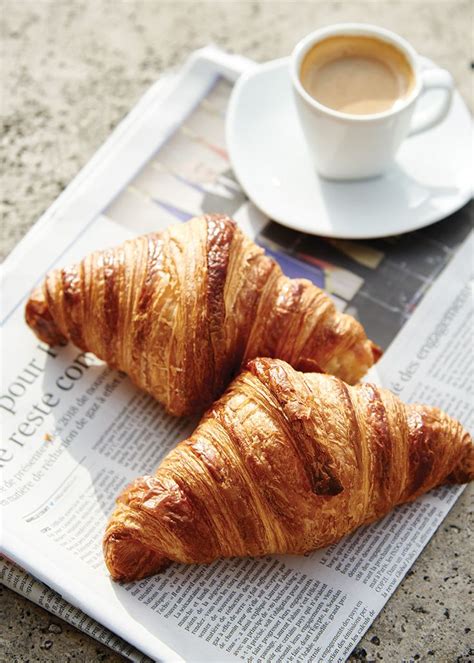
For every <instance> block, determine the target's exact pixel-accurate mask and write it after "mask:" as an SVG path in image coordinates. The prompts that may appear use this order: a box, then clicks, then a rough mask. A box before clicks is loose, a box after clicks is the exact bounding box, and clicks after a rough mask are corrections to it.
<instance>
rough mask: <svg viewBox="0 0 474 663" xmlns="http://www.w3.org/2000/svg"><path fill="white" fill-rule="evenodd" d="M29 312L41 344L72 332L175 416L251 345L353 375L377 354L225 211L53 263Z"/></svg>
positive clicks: (217, 390)
mask: <svg viewBox="0 0 474 663" xmlns="http://www.w3.org/2000/svg"><path fill="white" fill-rule="evenodd" d="M25 315H26V321H27V323H28V324H29V325H30V327H31V328H32V329H33V330H34V331H35V333H36V334H37V336H38V337H39V338H40V339H41V340H43V341H44V342H46V343H49V344H50V345H55V344H57V343H61V342H64V341H65V340H66V339H70V340H71V341H72V342H73V343H74V344H75V345H77V346H78V347H79V348H81V349H82V350H84V351H91V352H93V353H95V354H96V355H97V356H98V357H99V358H100V359H103V360H104V361H106V362H107V363H108V364H109V365H110V366H112V367H113V368H118V369H120V370H122V371H124V372H125V373H127V374H128V375H129V376H130V377H131V379H132V380H133V382H135V384H136V385H137V386H138V387H140V388H141V389H144V390H145V391H147V392H149V393H150V394H151V395H152V396H153V397H154V398H156V399H157V400H158V401H160V402H161V403H163V404H164V405H165V407H166V409H167V410H168V411H169V412H171V413H172V414H176V415H183V414H190V413H192V412H196V411H199V410H201V411H202V410H203V409H204V408H205V407H206V406H208V405H210V404H211V403H212V401H213V400H214V399H215V398H216V396H219V395H220V394H221V393H222V392H223V391H224V389H225V388H226V387H227V385H228V384H229V382H230V380H231V378H232V376H233V374H235V373H236V372H237V371H238V369H239V368H240V367H241V365H242V364H243V363H244V362H245V361H247V360H248V359H252V358H254V357H257V356H259V355H264V356H270V357H279V358H281V359H284V360H286V361H288V362H289V363H290V364H292V365H293V366H294V367H295V368H299V369H301V370H313V371H320V370H323V371H325V372H329V373H333V374H335V375H338V376H339V377H341V378H343V379H344V380H346V381H347V382H350V383H353V382H356V381H357V380H358V379H359V378H360V377H361V376H362V375H363V374H364V373H365V372H366V371H367V369H368V368H369V367H370V366H371V365H372V364H373V363H374V361H376V359H377V358H378V357H379V355H380V350H379V349H378V348H377V346H375V345H374V344H373V343H372V342H371V341H369V340H368V339H367V337H366V335H365V333H364V330H363V328H362V326H361V325H360V324H359V323H358V322H357V321H356V320H354V318H352V317H351V316H349V315H344V314H342V313H339V312H338V311H337V310H336V308H335V306H334V304H333V302H332V301H331V299H330V298H329V297H328V296H327V295H326V294H325V293H324V292H323V291H322V290H320V289H319V288H317V287H316V286H314V285H313V284H312V283H311V282H310V281H307V280H303V279H293V280H292V279H289V278H287V277H285V276H284V275H283V274H282V272H281V269H280V267H279V266H278V264H277V263H276V262H275V261H274V260H272V259H271V258H270V257H268V256H266V255H265V253H264V251H263V249H261V248H260V247H258V246H257V245H256V244H255V243H254V242H252V241H251V240H249V239H248V238H247V237H245V235H244V234H243V233H242V232H241V231H240V230H239V229H238V227H237V226H236V224H235V223H234V222H233V221H232V220H231V219H229V218H228V217H226V216H221V215H211V216H203V217H200V218H195V219H192V220H191V221H188V222H187V223H184V224H179V225H176V226H172V227H170V228H168V229H167V230H165V231H164V232H157V233H152V234H150V235H145V236H142V237H138V238H136V239H134V240H131V241H127V242H125V243H123V244H122V245H120V246H118V247H116V248H113V249H109V250H106V251H96V252H95V253H92V254H91V255H89V256H88V257H87V258H85V259H84V260H82V262H80V263H79V264H76V265H73V266H71V267H69V268H67V269H57V270H54V271H52V272H50V273H49V274H48V275H47V276H46V279H45V281H44V283H43V284H42V286H41V287H39V288H37V289H36V290H34V291H33V293H32V294H31V296H30V299H29V301H28V303H27V305H26V311H25Z"/></svg>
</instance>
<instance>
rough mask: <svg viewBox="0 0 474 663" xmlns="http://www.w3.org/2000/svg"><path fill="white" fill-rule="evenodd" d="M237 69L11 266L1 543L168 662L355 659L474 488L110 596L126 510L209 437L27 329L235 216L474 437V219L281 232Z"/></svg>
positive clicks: (100, 170) (401, 390)
mask: <svg viewBox="0 0 474 663" xmlns="http://www.w3.org/2000/svg"><path fill="white" fill-rule="evenodd" d="M231 64H232V63H231V62H230V63H229V64H228V67H227V69H226V68H225V67H224V68H223V67H220V66H219V67H217V66H213V64H212V58H209V57H207V58H202V59H195V60H194V61H193V62H192V63H191V65H190V66H189V67H188V68H187V69H185V71H184V72H183V74H182V75H181V78H180V80H178V84H177V85H176V86H175V87H174V89H173V90H172V91H171V92H170V94H169V97H168V98H167V101H166V103H165V102H162V101H160V103H159V104H158V103H156V104H155V103H154V100H153V98H152V99H151V100H150V105H149V106H148V107H147V108H144V110H143V113H142V114H141V115H140V114H138V115H137V114H136V115H135V119H134V121H133V122H129V123H128V125H127V126H125V127H123V128H122V129H121V131H120V141H119V143H120V144H119V145H118V146H117V145H115V146H114V149H113V150H110V152H109V153H107V154H105V153H104V154H105V156H104V159H103V161H102V162H101V163H100V164H99V163H98V162H97V161H96V163H95V169H91V170H90V171H89V173H90V174H89V176H88V177H86V176H83V177H82V178H81V180H80V181H79V182H78V183H77V184H75V185H73V187H72V191H71V192H69V194H68V195H67V196H66V197H65V198H63V202H62V204H58V206H56V208H55V210H54V214H50V215H49V216H47V218H45V219H44V220H43V221H42V222H41V223H40V224H39V226H38V227H37V228H36V229H35V230H34V232H33V233H30V235H29V236H28V237H27V238H26V239H25V240H24V242H22V244H21V245H20V247H19V248H18V250H16V251H15V252H14V254H13V255H12V257H11V259H10V260H9V261H8V262H7V269H6V271H5V273H4V275H3V290H4V305H3V320H2V334H3V337H2V363H3V366H2V386H1V394H0V411H1V414H2V430H3V431H4V435H3V440H4V442H3V444H2V448H1V449H0V465H1V466H2V484H1V487H0V504H1V507H2V537H3V542H4V547H5V552H6V554H7V555H8V557H10V558H11V559H12V560H14V561H16V562H18V563H19V564H20V565H22V566H23V567H24V568H26V569H27V571H29V572H31V573H32V574H34V575H35V576H37V577H38V578H39V579H40V580H42V581H44V582H45V583H47V585H48V586H49V587H51V588H52V589H53V590H55V591H57V592H58V593H59V594H61V596H62V597H63V599H64V600H65V601H67V602H70V603H71V604H72V605H73V606H75V607H76V608H78V609H79V610H82V611H83V612H84V613H85V614H87V615H89V616H90V617H92V618H93V619H95V620H97V621H98V622H100V623H101V624H103V625H104V626H105V627H107V628H109V629H110V630H112V631H113V632H114V633H116V634H117V635H119V636H120V637H122V638H124V639H125V640H126V641H127V642H129V643H131V644H132V645H133V646H135V647H137V648H138V649H139V650H140V651H142V652H143V653H144V654H146V655H148V656H150V657H152V658H153V659H155V660H166V661H179V660H199V661H204V660H205V661H219V662H220V661H223V660H246V661H265V660H285V661H292V660H294V661H299V660H308V659H311V660H314V661H343V660H344V659H345V658H346V657H347V655H348V654H349V653H350V651H351V650H352V648H353V647H354V645H355V644H356V643H357V641H358V640H359V639H360V637H361V636H362V635H363V633H364V632H365V630H366V629H367V628H368V626H369V625H370V624H371V622H372V621H373V619H374V618H375V616H376V614H377V613H378V612H379V611H380V609H381V608H382V607H383V605H384V604H385V602H386V601H387V599H388V598H389V596H390V595H391V593H392V592H393V591H394V589H395V588H396V586H397V585H398V583H399V582H400V581H401V580H402V578H403V576H404V574H405V573H406V571H407V570H408V568H409V567H410V565H411V564H412V563H413V561H414V559H416V557H417V555H418V554H419V553H420V551H421V550H422V548H423V546H424V545H425V544H426V542H427V541H428V540H429V537H430V536H431V535H432V534H433V532H434V531H435V530H436V528H437V526H438V525H439V523H440V522H441V520H442V518H443V517H444V516H445V515H446V513H447V512H448V510H449V508H450V507H451V505H452V504H453V503H454V501H455V499H456V497H457V495H458V494H459V493H460V491H461V490H462V488H449V489H448V488H443V489H439V490H437V491H433V492H432V493H430V494H429V495H426V496H424V497H423V498H421V499H420V500H418V501H417V502H415V503H414V504H411V505H405V506H402V507H400V508H398V509H396V510H395V511H394V512H393V513H392V514H390V515H389V516H387V517H386V518H384V519H383V520H382V521H380V522H378V523H375V524H374V525H371V526H369V527H365V528H361V529H359V530H357V531H356V532H355V533H354V534H352V535H351V536H349V537H346V538H345V539H343V540H342V541H341V542H340V543H339V544H337V545H334V546H331V547H330V548H328V549H325V550H322V551H317V552H315V553H312V554H310V555H307V556H304V557H291V556H267V557H265V558H263V559H249V558H244V559H232V560H223V561H219V562H216V563H214V564H211V565H209V566H193V565H190V566H180V565H174V566H171V567H170V568H169V569H168V570H166V571H165V572H163V573H162V574H159V575H157V576H155V577H153V578H148V579H145V580H142V581H139V582H136V583H122V584H118V583H113V582H112V581H111V580H110V578H109V577H108V574H107V571H106V568H105V566H104V563H103V559H102V551H101V539H102V534H103V531H104V528H105V524H106V521H107V518H108V516H109V514H110V512H111V511H112V508H113V504H114V499H115V497H116V495H117V494H118V493H119V492H120V490H121V489H122V488H123V487H124V486H125V485H126V484H127V483H128V482H129V481H130V480H132V479H133V478H134V477H136V476H137V475H138V474H143V473H149V472H152V471H153V470H154V468H155V467H156V466H157V465H158V463H159V461H160V459H161V458H162V457H163V455H164V454H165V453H166V452H167V451H168V450H169V449H170V448H172V446H174V445H175V444H176V442H178V441H179V440H181V439H183V438H184V437H185V436H186V435H187V434H189V432H190V431H191V430H192V429H193V427H194V425H195V423H196V422H195V421H193V420H190V419H176V418H172V417H170V416H168V415H166V414H165V413H164V411H163V409H162V408H161V406H160V405H159V404H157V403H156V402H154V401H153V400H152V399H151V398H150V397H149V396H148V395H146V394H144V393H142V392H139V391H138V390H137V389H136V388H134V387H133V386H132V385H131V383H130V381H129V380H128V379H127V377H126V376H125V375H124V374H122V373H119V372H115V371H112V370H110V369H109V368H108V367H106V366H104V365H103V364H102V363H101V362H99V361H98V360H97V359H96V358H95V357H94V356H93V355H92V354H90V353H83V352H80V351H79V350H78V349H77V348H75V347H73V346H72V345H71V344H68V345H66V346H65V347H60V348H49V347H47V346H45V345H43V344H41V343H38V342H37V340H36V339H35V338H34V337H33V335H32V334H31V332H30V330H29V329H28V328H27V327H26V325H25V324H24V321H23V310H22V309H23V305H24V302H25V298H26V297H27V295H28V292H29V290H30V289H31V287H32V285H33V284H35V283H37V282H39V281H40V280H41V278H42V277H43V275H44V273H45V272H46V271H47V269H50V268H51V266H54V265H60V264H66V263H68V262H70V261H72V260H76V259H78V258H80V257H82V256H84V255H85V254H87V253H88V252H90V251H91V250H92V249H97V248H101V247H105V246H110V245H112V244H116V243H118V242H120V241H122V240H124V239H126V238H128V237H131V236H133V235H135V234H137V233H141V232H147V231H150V230H156V229H157V228H160V227H164V226H166V225H168V224H170V223H176V222H178V221H185V220H187V219H188V218H190V217H191V216H193V215H195V214H199V213H202V212H212V211H219V212H224V213H228V214H231V215H232V216H234V218H236V219H237V220H238V221H239V222H240V223H241V225H242V227H243V228H244V229H245V231H246V232H247V233H248V234H252V235H253V236H256V239H257V241H258V242H260V243H261V244H262V245H264V246H265V248H266V249H267V250H268V252H269V253H271V255H273V256H274V257H275V258H276V259H277V260H278V261H279V262H280V263H281V264H282V267H283V269H284V270H285V271H286V272H287V273H288V274H289V275H290V276H296V275H298V276H305V277H306V278H310V279H312V280H313V281H314V282H315V283H317V284H318V285H322V286H324V287H325V288H326V289H327V290H329V291H330V292H331V293H332V295H333V296H334V298H335V301H336V303H337V305H338V306H339V307H340V308H341V309H345V310H349V311H350V312H351V313H353V314H355V315H357V316H358V317H359V318H360V319H361V320H362V322H363V323H364V325H365V326H366V329H367V331H368V334H369V335H370V336H371V337H372V338H374V340H376V341H377V342H379V343H381V344H382V346H383V347H385V348H387V347H388V345H389V344H390V343H391V341H392V340H393V339H394V338H395V341H394V342H393V343H392V344H391V346H390V349H389V350H388V351H387V353H386V355H385V357H384V358H383V359H382V361H381V363H380V364H379V366H378V368H377V374H376V375H375V376H374V377H375V378H377V379H379V380H380V382H381V383H382V384H383V385H384V386H388V387H390V388H392V389H393V390H394V391H395V392H396V393H398V394H399V395H400V396H401V397H402V398H404V399H406V400H428V401H430V402H431V403H432V404H434V405H439V406H441V407H444V409H446V410H447V411H448V412H449V413H450V414H452V415H453V416H456V417H458V418H459V419H460V420H461V421H462V422H463V423H464V424H465V425H466V426H467V427H468V428H470V429H471V430H472V423H473V422H472V405H471V402H470V401H471V400H472V386H470V385H469V383H468V380H469V375H470V373H471V374H472V371H471V372H469V367H468V365H467V364H468V362H467V361H466V343H468V342H469V337H468V335H467V334H468V333H469V330H470V329H471V330H472V297H471V286H472V273H471V261H470V257H471V256H472V251H473V246H472V238H471V237H470V236H469V225H470V223H469V213H466V214H465V215H464V216H463V215H462V214H461V215H460V216H459V218H458V220H457V221H456V222H455V223H452V224H451V225H449V224H448V223H444V225H443V223H441V224H437V226H435V227H433V228H431V229H426V230H425V231H420V232H417V233H412V234H411V236H410V237H409V238H407V237H405V238H397V239H392V240H378V241H377V242H364V243H359V242H357V243H356V242H340V241H339V242H332V241H330V240H321V239H320V238H318V239H315V238H309V237H307V236H302V235H300V234H298V233H292V232H291V231H286V230H283V229H281V227H279V226H277V225H276V224H272V223H268V219H265V218H264V217H263V216H262V215H261V214H260V213H259V212H258V211H257V210H256V209H255V208H253V206H252V205H250V204H249V203H248V201H247V200H246V199H245V196H244V194H243V192H242V191H241V189H240V187H239V186H238V184H237V182H236V180H235V178H234V177H233V175H232V172H231V169H230V165H229V162H228V157H227V154H226V150H225V139H224V116H225V109H226V106H227V102H228V98H229V95H230V92H231V82H230V81H229V73H228V72H229V70H231V69H232V66H231ZM183 109H185V111H184V110H183ZM151 111H153V112H151ZM158 111H160V112H158ZM165 125H167V126H166V129H165ZM150 136H153V137H156V141H155V142H153V141H151V140H150ZM150 143H153V144H150ZM115 148H116V149H115ZM109 155H110V157H112V156H113V157H114V158H113V159H112V158H111V160H110V161H109V162H108V163H107V158H108V157H109ZM118 157H120V160H119V161H120V167H119V166H117V165H116V163H117V160H118ZM99 166H100V167H99ZM107 166H108V167H107ZM120 168H122V170H120ZM118 171H120V172H118ZM111 179H113V180H114V186H113V187H112V186H111V185H110V180H111ZM288 233H289V234H288ZM415 246H416V251H415ZM418 248H419V249H420V254H419V255H418V254H417V257H416V260H415V253H416V252H417V251H418ZM453 256H454V258H453ZM440 274H441V275H440ZM374 310H375V313H372V311H374ZM407 321H408V322H407ZM397 333H398V336H397ZM401 358H403V359H401ZM448 369H449V370H448Z"/></svg>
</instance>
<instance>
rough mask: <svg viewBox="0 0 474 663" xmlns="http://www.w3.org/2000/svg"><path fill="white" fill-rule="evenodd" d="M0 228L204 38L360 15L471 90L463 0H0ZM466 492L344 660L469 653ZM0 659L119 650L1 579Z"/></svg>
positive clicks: (23, 222)
mask: <svg viewBox="0 0 474 663" xmlns="http://www.w3.org/2000/svg"><path fill="white" fill-rule="evenodd" d="M1 8H2V28H1V30H2V32H1V34H2V45H3V48H2V55H1V67H2V68H1V79H2V88H3V94H2V96H1V112H2V120H3V131H2V138H1V152H0V160H1V170H2V173H3V177H2V184H1V190H0V193H1V196H0V198H1V209H2V219H3V223H2V238H1V242H0V251H1V254H2V256H3V257H4V256H5V255H7V254H8V252H9V251H10V250H11V249H12V248H13V246H14V245H15V243H16V242H18V241H19V240H20V239H21V237H22V236H23V235H24V234H25V232H26V231H27V230H28V228H29V227H30V226H31V224H32V223H34V221H35V220H36V219H37V218H38V216H39V215H40V214H41V213H42V212H43V211H44V210H45V209H46V208H47V207H48V206H49V205H50V204H51V203H52V202H53V200H54V199H55V198H56V196H57V195H58V194H59V192H60V191H61V190H62V189H63V188H64V187H65V186H66V185H67V183H68V182H69V181H70V180H71V178H72V177H73V176H74V175H75V174H76V173H77V172H78V171H79V170H80V168H81V167H82V166H83V165H84V164H85V163H86V162H87V161H88V159H89V158H90V157H91V156H92V154H93V153H94V151H95V150H96V149H97V148H98V147H99V146H100V145H101V143H102V142H103V141H104V139H105V138H106V137H107V135H108V134H109V133H110V131H111V129H113V127H114V126H115V125H116V124H117V123H118V122H119V121H120V119H121V118H122V117H123V116H124V115H125V114H126V113H127V111H128V110H129V109H130V108H131V107H132V106H133V104H134V103H135V102H136V101H137V99H138V98H139V97H140V95H141V94H142V93H143V92H144V91H145V90H146V89H147V87H148V86H149V85H150V84H151V83H152V82H153V81H154V80H156V78H157V77H158V76H159V74H160V72H161V71H162V70H164V69H166V68H167V67H170V66H173V65H176V64H178V63H180V62H182V61H183V59H184V58H185V57H186V55H187V54H188V53H189V52H190V51H191V50H193V49H195V48H197V47H199V46H202V45H204V44H206V43H208V42H209V41H213V42H215V43H217V44H219V45H220V46H222V47H224V48H227V49H229V50H233V51H236V52H240V53H243V54H245V55H247V56H249V57H252V58H255V59H256V60H260V61H263V60H267V59H270V58H275V57H280V56H282V55H285V54H287V53H288V52H289V51H290V50H291V48H292V46H293V44H294V43H295V42H296V41H297V40H298V39H299V38H300V37H302V36H303V35H304V34H306V33H307V32H309V31H310V30H311V29H314V28H315V27H317V26H321V25H325V24H329V23H332V22H336V21H353V20H358V21H370V22H373V23H377V24H379V25H382V26H385V27H387V28H390V29H392V30H395V31H397V32H399V33H401V34H403V35H404V36H405V37H406V38H408V39H409V40H410V41H411V42H412V43H413V45H414V46H415V48H416V49H417V50H418V51H419V52H420V53H423V54H424V55H427V56H428V57H431V58H432V59H434V60H436V61H437V62H438V63H439V64H441V65H443V66H445V67H447V68H448V69H449V70H450V71H451V72H452V73H453V75H454V77H455V79H456V82H457V85H458V87H459V89H460V91H461V93H462V94H463V96H464V98H465V99H466V101H467V102H468V104H469V105H470V107H471V109H472V108H473V106H474V103H473V97H472V87H471V86H472V71H471V67H472V64H471V61H472V59H473V55H472V50H471V42H472V24H473V23H472V21H473V4H472V3H471V2H459V1H458V2H451V1H450V0H445V1H442V2H434V1H432V0H427V1H425V2H420V1H418V0H405V1H403V2H395V1H391V2H384V1H380V0H373V1H372V2H320V1H315V0H313V2H298V1H294V2H286V3H279V2H278V3H277V2H271V1H267V2H224V1H221V2H183V1H179V0H177V1H174V2H161V1H152V0H148V1H146V2H134V1H128V2H119V1H118V0H117V1H115V2H103V1H101V0H90V1H89V2H70V1H69V2H65V1H64V2H47V1H45V0H43V1H40V2H38V1H37V0H34V1H31V0H19V1H15V0H3V2H1ZM473 495H474V490H473V489H472V487H471V488H468V489H467V490H466V491H465V493H464V494H463V496H462V497H461V499H460V500H459V501H458V503H457V504H456V506H455V507H454V508H453V510H452V512H451V514H450V515H449V517H448V518H447V519H446V520H445V522H444V523H443V525H442V526H441V528H440V529H439V531H438V532H437V534H436V535H435V537H434V538H433V540H432V541H431V542H430V543H429V545H428V546H427V548H426V549H425V551H424V553H423V554H422V556H421V557H420V558H419V559H418V561H417V562H416V563H415V565H414V567H413V569H412V571H411V572H410V573H409V575H408V576H407V578H406V579H405V580H404V581H403V583H402V585H401V586H400V588H399V589H398V590H397V592H396V593H395V595H394V596H393V598H392V599H391V600H390V601H389V603H388V604H387V606H386V608H385V609H384V610H383V612H382V613H381V615H380V616H379V618H378V619H377V620H376V622H375V623H374V625H373V627H372V628H371V629H370V630H369V632H368V633H367V635H366V637H365V638H364V639H363V640H362V642H361V643H360V645H359V646H358V647H357V648H356V650H355V652H354V654H353V655H352V657H351V660H352V661H378V660H383V661H389V662H392V661H437V662H438V661H439V662H445V661H446V662H447V661H449V662H451V661H453V662H454V661H463V662H466V663H467V662H468V661H473V660H474V648H473V647H474V637H473V633H474V624H473V617H472V575H471V574H472V562H471V559H472V557H473V556H474V555H473V553H474V551H473V547H472V543H471V542H470V540H469V535H470V530H471V529H472V525H473V518H472V504H473ZM0 597H1V614H0V620H1V624H2V635H1V636H0V638H1V640H0V660H1V661H8V662H10V661H15V662H18V663H20V662H21V663H26V662H27V661H73V660H75V661H109V662H110V663H112V661H113V662H116V661H120V660H122V659H121V658H120V657H118V656H116V655H115V654H113V653H112V652H110V651H109V650H108V649H106V648H105V647H102V646H100V645H99V644H97V643H96V642H95V641H93V640H91V639H90V638H88V637H87V636H84V635H82V634H80V633H79V632H77V631H76V630H75V629H73V628H71V627H69V626H67V625H65V624H64V623H62V622H61V621H59V620H57V619H56V618H53V617H51V616H50V615H48V613H46V612H45V611H44V610H42V609H40V608H37V607H35V606H33V605H32V604H30V603H29V602H28V601H26V600H24V599H21V598H19V597H17V596H16V595H15V594H13V593H12V592H10V591H8V590H5V589H2V590H1V594H0Z"/></svg>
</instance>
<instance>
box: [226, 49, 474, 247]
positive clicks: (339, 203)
mask: <svg viewBox="0 0 474 663" xmlns="http://www.w3.org/2000/svg"><path fill="white" fill-rule="evenodd" d="M422 63H423V66H426V67H430V66H433V64H432V63H431V62H430V61H429V60H427V59H425V58H423V59H422ZM438 94H440V93H439V92H438V91H432V92H429V93H427V94H426V95H424V96H423V97H422V98H421V99H420V102H419V104H420V106H421V105H423V104H430V103H431V102H434V103H437V101H438V99H437V98H436V97H437V95H438ZM226 138H227V147H228V150H229V155H230V159H231V162H232V166H233V169H234V171H235V174H236V175H237V178H238V179H239V181H240V184H241V185H242V187H243V188H244V190H245V192H246V193H247V195H248V197H249V198H250V199H251V200H252V201H253V202H254V203H255V205H256V206H257V207H259V208H260V209H261V210H262V211H263V212H264V213H265V214H266V215H267V216H269V217H270V218H271V219H274V220H275V221H279V222H280V223H282V224H283V225H285V226H288V227H290V228H295V229H296V230H300V231H302V232H306V233H311V234H315V235H324V236H326V237H341V238H346V239H367V238H374V237H383V236H386V235H398V234H401V233H405V232H408V231H410V230H416V229H417V228H422V227H423V226H427V225H429V224H430V223H434V222H435V221H439V220H440V219H443V218H445V217H447V216H449V215H450V214H452V213H453V212H455V211H456V210H458V209H459V208H460V207H462V206H463V205H464V204H465V203H467V202H468V200H469V199H470V198H471V196H472V191H473V187H472V175H473V173H472V170H473V163H472V119H471V115H470V113H469V111H468V109H467V107H466V105H465V103H464V101H463V100H462V98H461V96H460V95H459V93H458V92H455V94H454V98H453V103H452V106H451V110H450V111H449V114H448V116H447V117H446V119H445V120H444V121H443V122H442V123H441V124H439V125H438V126H437V127H434V128H433V129H431V130H429V131H426V132H424V133H421V134H419V135H417V136H413V137H412V138H407V139H406V140H405V142H404V143H403V145H402V147H401V148H400V151H399V153H398V155H397V161H396V164H395V165H394V167H393V168H392V169H391V170H390V171H388V172H387V173H386V174H385V175H383V176H382V177H378V178H375V179H371V180H359V181H353V182H334V181H329V180H324V179H322V178H319V177H318V175H317V174H316V172H315V170H314V168H313V165H312V162H311V159H310V156H309V153H308V151H307V149H306V145H305V142H304V138H303V134H302V131H301V129H300V125H299V121H298V118H297V115H296V108H295V105H294V101H293V97H292V90H291V87H290V77H289V73H288V59H287V58H284V59H281V60H274V61H273V62H268V63H266V64H264V65H258V66H256V67H255V68H252V69H251V70H250V71H249V72H247V73H245V74H243V75H242V76H241V77H240V78H239V80H238V82H237V83H236V85H235V87H234V90H233V92H232V96H231V100H230V103H229V109H228V114H227V123H226Z"/></svg>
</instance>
